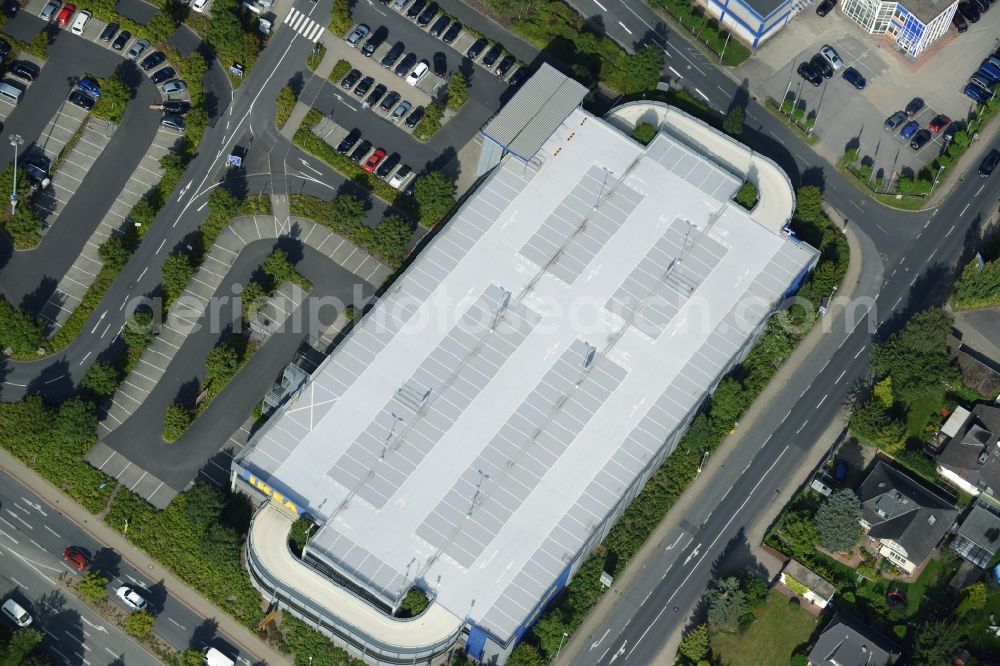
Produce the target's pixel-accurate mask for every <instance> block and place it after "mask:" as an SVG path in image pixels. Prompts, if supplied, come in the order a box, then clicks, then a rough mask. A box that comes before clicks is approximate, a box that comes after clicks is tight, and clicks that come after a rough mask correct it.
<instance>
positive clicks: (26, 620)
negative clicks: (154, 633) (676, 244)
mask: <svg viewBox="0 0 1000 666" xmlns="http://www.w3.org/2000/svg"><path fill="white" fill-rule="evenodd" d="M993 152H996V151H993ZM0 611H2V612H3V614H4V615H6V616H7V618H8V619H9V620H10V621H11V622H13V623H14V624H16V625H17V626H19V627H27V626H28V625H29V624H31V614H30V613H28V611H26V610H24V607H23V606H21V604H19V603H17V602H16V601H14V600H13V599H7V600H6V601H4V602H3V606H0Z"/></svg>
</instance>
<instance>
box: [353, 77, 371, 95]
mask: <svg viewBox="0 0 1000 666" xmlns="http://www.w3.org/2000/svg"><path fill="white" fill-rule="evenodd" d="M373 85H375V79H373V78H372V77H370V76H366V77H365V78H363V79H361V83H359V84H358V87H357V88H355V89H354V94H355V95H357V96H358V97H364V96H365V93H366V92H368V91H369V90H371V89H372V86H373Z"/></svg>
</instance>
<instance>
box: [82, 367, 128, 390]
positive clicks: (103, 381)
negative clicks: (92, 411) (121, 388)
mask: <svg viewBox="0 0 1000 666" xmlns="http://www.w3.org/2000/svg"><path fill="white" fill-rule="evenodd" d="M120 381H121V379H120V378H119V376H118V368H116V367H115V366H113V365H111V364H110V363H102V362H100V361H97V362H95V363H94V364H93V365H91V366H90V368H88V369H87V374H85V375H84V376H83V380H82V381H81V382H80V385H81V386H82V387H83V388H85V389H87V390H88V391H91V392H92V393H94V394H95V395H99V396H101V397H107V396H109V395H111V394H113V393H114V392H115V391H117V390H118V384H119V382H120Z"/></svg>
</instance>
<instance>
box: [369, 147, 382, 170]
mask: <svg viewBox="0 0 1000 666" xmlns="http://www.w3.org/2000/svg"><path fill="white" fill-rule="evenodd" d="M384 159H385V151H384V150H382V149H381V148H376V149H375V152H374V153H372V156H371V157H369V158H368V161H367V162H365V171H367V172H368V173H372V172H373V171H375V167H377V166H378V165H379V162H381V161H382V160H384Z"/></svg>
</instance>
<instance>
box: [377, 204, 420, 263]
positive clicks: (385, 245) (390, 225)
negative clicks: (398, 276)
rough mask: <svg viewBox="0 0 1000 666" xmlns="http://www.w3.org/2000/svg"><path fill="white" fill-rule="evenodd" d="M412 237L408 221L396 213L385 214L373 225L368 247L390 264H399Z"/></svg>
mask: <svg viewBox="0 0 1000 666" xmlns="http://www.w3.org/2000/svg"><path fill="white" fill-rule="evenodd" d="M412 237H413V231H412V230H411V229H410V223H409V222H407V221H406V220H404V219H403V218H401V217H399V216H398V215H386V216H385V217H384V218H382V220H381V221H380V222H379V223H378V226H377V227H375V230H374V232H373V233H372V242H371V244H370V245H369V247H370V248H371V249H372V250H373V251H374V252H375V254H377V255H378V256H380V257H382V258H383V259H384V260H385V261H386V263H388V264H389V265H390V266H399V265H400V264H402V263H403V255H404V253H405V252H406V246H407V245H409V243H410V239H411V238H412Z"/></svg>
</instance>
